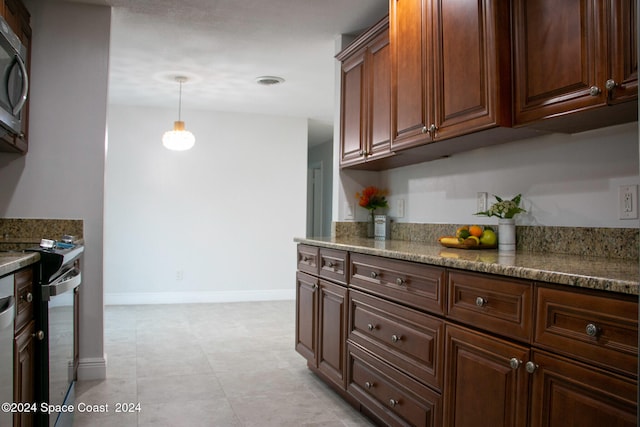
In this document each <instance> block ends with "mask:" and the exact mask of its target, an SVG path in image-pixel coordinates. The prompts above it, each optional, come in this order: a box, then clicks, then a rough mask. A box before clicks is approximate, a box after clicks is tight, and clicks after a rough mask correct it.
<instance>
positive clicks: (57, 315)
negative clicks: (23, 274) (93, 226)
mask: <svg viewBox="0 0 640 427" xmlns="http://www.w3.org/2000/svg"><path fill="white" fill-rule="evenodd" d="M43 242H44V243H43V244H41V247H39V248H34V249H29V250H31V251H37V252H39V253H40V277H41V280H40V286H38V287H37V288H38V289H37V292H36V301H39V304H38V306H36V307H37V308H36V330H37V331H38V338H39V341H37V344H36V345H37V347H36V402H38V407H39V408H42V407H45V408H61V407H64V406H67V407H68V405H73V404H74V403H75V382H76V379H77V370H78V360H79V356H78V309H79V307H78V301H79V292H80V285H81V283H82V271H81V264H80V263H81V259H82V254H83V253H84V246H83V245H78V244H74V243H61V242H55V241H52V240H45V239H43ZM43 245H44V247H43ZM43 405H44V406H43ZM36 425H37V426H42V427H49V426H56V427H63V426H71V425H73V412H65V411H60V412H58V411H55V410H53V411H51V412H50V411H49V410H47V411H39V413H38V416H37V417H36Z"/></svg>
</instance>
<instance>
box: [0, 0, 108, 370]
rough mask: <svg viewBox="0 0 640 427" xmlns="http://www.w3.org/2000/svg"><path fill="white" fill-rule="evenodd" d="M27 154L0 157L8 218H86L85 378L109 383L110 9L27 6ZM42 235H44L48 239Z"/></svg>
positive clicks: (82, 352) (43, 4)
mask: <svg viewBox="0 0 640 427" xmlns="http://www.w3.org/2000/svg"><path fill="white" fill-rule="evenodd" d="M27 7H28V9H29V11H30V12H31V16H32V22H31V23H32V28H33V40H32V46H33V50H32V56H31V90H30V94H31V95H30V123H29V125H30V127H29V152H28V154H27V155H26V156H20V157H18V156H10V155H3V156H0V182H2V196H1V201H0V203H1V205H0V208H1V211H2V215H3V216H4V217H7V218H57V219H63V218H66V219H83V220H84V238H85V241H86V252H85V256H84V265H83V287H82V292H81V308H80V316H81V324H82V328H81V329H80V368H79V371H78V375H79V376H80V378H81V379H90V378H100V377H104V373H105V363H104V347H103V333H102V331H103V305H102V221H103V213H102V208H103V179H104V149H105V148H104V147H105V122H106V109H107V81H108V79H107V70H108V54H109V32H110V29H109V28H110V20H111V9H110V8H108V7H100V6H88V5H82V4H76V3H61V2H49V1H47V2H43V1H36V0H33V1H28V2H27ZM43 237H45V236H43Z"/></svg>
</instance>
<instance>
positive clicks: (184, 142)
mask: <svg viewBox="0 0 640 427" xmlns="http://www.w3.org/2000/svg"><path fill="white" fill-rule="evenodd" d="M175 79H176V81H177V82H178V83H179V84H180V97H179V98H178V120H177V121H175V122H174V123H173V130H170V131H167V132H165V133H164V135H162V145H164V146H165V147H166V148H168V149H169V150H174V151H185V150H189V149H190V148H191V147H193V145H194V144H195V143H196V137H195V136H193V134H192V133H191V132H189V131H188V130H185V128H184V122H183V121H182V120H180V115H181V113H182V83H184V82H186V81H187V78H186V77H184V76H176V78H175Z"/></svg>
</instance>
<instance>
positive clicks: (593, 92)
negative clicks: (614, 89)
mask: <svg viewBox="0 0 640 427" xmlns="http://www.w3.org/2000/svg"><path fill="white" fill-rule="evenodd" d="M601 93H602V91H601V90H600V88H599V87H598V86H591V87H590V88H589V95H591V96H598V95H600V94H601Z"/></svg>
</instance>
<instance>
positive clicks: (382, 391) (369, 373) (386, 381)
mask: <svg viewBox="0 0 640 427" xmlns="http://www.w3.org/2000/svg"><path fill="white" fill-rule="evenodd" d="M348 349H349V363H348V379H349V381H348V387H347V391H348V392H349V394H350V395H352V396H353V397H354V398H356V399H357V400H358V401H359V402H360V403H361V404H363V405H364V406H366V407H367V409H369V410H370V411H371V412H373V414H374V415H376V416H377V417H378V418H380V419H381V420H382V421H383V422H384V424H385V425H389V426H417V427H439V426H440V425H442V423H441V417H442V399H441V397H440V395H439V394H438V393H436V392H434V391H433V390H431V389H429V388H428V387H425V386H423V385H421V384H419V383H417V382H416V381H414V380H412V379H411V378H409V377H407V376H406V375H404V374H402V373H401V372H399V371H397V370H396V369H394V368H392V367H391V366H389V365H387V364H385V363H383V362H381V361H379V360H378V359H377V358H375V357H374V356H372V355H371V354H370V353H368V352H367V351H365V350H364V349H362V348H360V347H359V346H357V345H354V344H351V343H350V344H349V345H348Z"/></svg>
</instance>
